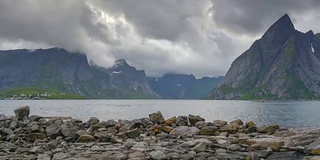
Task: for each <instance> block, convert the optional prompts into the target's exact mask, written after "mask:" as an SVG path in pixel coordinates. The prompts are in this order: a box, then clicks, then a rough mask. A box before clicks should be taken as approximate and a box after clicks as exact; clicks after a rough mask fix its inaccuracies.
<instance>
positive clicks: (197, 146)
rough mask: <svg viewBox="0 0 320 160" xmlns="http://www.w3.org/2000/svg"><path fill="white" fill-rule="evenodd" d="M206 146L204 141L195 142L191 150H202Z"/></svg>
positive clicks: (204, 149)
mask: <svg viewBox="0 0 320 160" xmlns="http://www.w3.org/2000/svg"><path fill="white" fill-rule="evenodd" d="M206 148H207V144H206V143H205V142H201V143H199V144H197V145H196V146H194V147H193V148H192V150H194V151H196V152H204V151H206Z"/></svg>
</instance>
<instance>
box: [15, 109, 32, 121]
mask: <svg viewBox="0 0 320 160" xmlns="http://www.w3.org/2000/svg"><path fill="white" fill-rule="evenodd" d="M14 114H15V115H16V117H17V119H18V120H22V119H23V118H24V117H29V114H30V108H29V106H24V107H19V108H17V109H15V110H14Z"/></svg>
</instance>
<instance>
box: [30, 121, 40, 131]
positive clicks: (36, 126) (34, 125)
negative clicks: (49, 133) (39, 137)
mask: <svg viewBox="0 0 320 160" xmlns="http://www.w3.org/2000/svg"><path fill="white" fill-rule="evenodd" d="M29 126H30V130H31V132H40V126H39V124H38V123H37V122H31V123H30V124H29Z"/></svg>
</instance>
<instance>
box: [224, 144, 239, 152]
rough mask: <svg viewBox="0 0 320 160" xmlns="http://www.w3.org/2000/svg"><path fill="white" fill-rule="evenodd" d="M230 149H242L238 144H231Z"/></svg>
mask: <svg viewBox="0 0 320 160" xmlns="http://www.w3.org/2000/svg"><path fill="white" fill-rule="evenodd" d="M227 148H228V150H230V151H238V150H240V149H241V147H240V146H239V145H238V144H231V145H230V146H228V147H227Z"/></svg>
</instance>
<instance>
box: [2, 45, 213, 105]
mask: <svg viewBox="0 0 320 160" xmlns="http://www.w3.org/2000/svg"><path fill="white" fill-rule="evenodd" d="M179 76H180V75H177V77H179ZM164 77H166V76H164ZM183 78H184V77H181V78H180V80H182V81H183ZM193 78H194V76H193ZM151 79H153V78H148V77H147V76H146V74H145V72H144V71H143V70H137V69H136V68H134V67H133V66H130V65H129V64H128V63H127V62H126V61H125V60H124V59H119V60H117V61H115V64H114V65H113V66H112V67H109V68H103V67H100V66H97V65H95V64H94V63H92V62H88V60H87V57H86V56H85V55H84V54H80V53H71V52H68V51H66V50H64V49H61V48H50V49H36V50H26V49H20V50H7V51H0V98H1V97H6V96H9V97H12V96H16V95H17V94H18V95H29V97H30V96H31V95H30V94H33V95H32V97H34V96H37V97H39V95H47V94H49V95H54V96H53V97H57V98H63V97H66V96H60V95H65V94H68V96H67V97H69V98H70V97H71V98H75V97H77V98H81V97H82V98H100V99H106V98H112V99H122V98H144V99H145V98H162V97H165V98H185V97H188V98H202V97H203V96H205V95H206V94H208V93H209V91H208V90H204V91H198V92H197V93H188V92H189V91H186V90H185V91H184V92H183V94H182V96H171V95H170V96H168V95H166V94H162V92H158V91H159V90H158V86H157V85H156V84H154V83H152V82H151V81H150V80H151ZM159 79H163V78H159ZM206 79H210V78H204V79H203V80H201V82H202V81H203V83H201V84H200V82H198V81H197V80H196V79H195V78H194V79H193V80H192V82H190V83H188V87H189V88H190V87H192V86H199V87H201V86H207V87H205V88H212V87H213V86H214V85H212V84H211V83H208V82H207V81H206ZM209 81H210V80H209ZM161 82H162V80H161ZM149 83H151V84H152V85H151V86H152V87H151V86H150V85H149ZM173 83H176V82H173ZM181 83H182V84H184V82H181ZM193 83H195V84H193ZM202 84H203V85H202ZM215 84H216V83H215ZM161 87H162V89H164V90H170V89H171V87H172V86H171V85H165V84H163V83H161ZM183 87H185V86H183ZM194 90H196V89H194ZM194 90H191V91H192V92H193V91H194ZM39 92H41V93H42V94H39ZM51 93H52V94H51ZM174 94H178V93H174ZM51 97H52V96H51ZM20 98H21V97H20ZM44 98H48V97H44Z"/></svg>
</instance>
